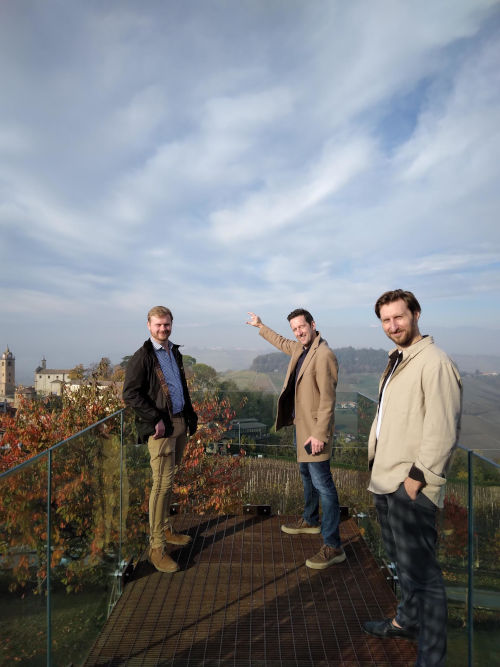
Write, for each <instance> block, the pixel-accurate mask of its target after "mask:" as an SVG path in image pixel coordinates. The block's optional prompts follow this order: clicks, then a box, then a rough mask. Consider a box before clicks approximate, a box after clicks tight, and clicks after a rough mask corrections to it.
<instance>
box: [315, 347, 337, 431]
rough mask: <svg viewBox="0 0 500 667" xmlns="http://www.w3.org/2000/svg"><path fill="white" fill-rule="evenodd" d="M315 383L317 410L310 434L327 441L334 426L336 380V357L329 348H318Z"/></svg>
mask: <svg viewBox="0 0 500 667" xmlns="http://www.w3.org/2000/svg"><path fill="white" fill-rule="evenodd" d="M318 354H319V356H318V360H317V365H316V383H317V389H318V392H319V402H318V410H317V413H316V421H315V426H314V428H313V432H312V433H311V435H312V436H313V437H315V438H317V439H318V440H321V441H322V442H325V443H326V442H328V441H329V439H330V438H331V436H332V434H333V430H334V426H335V401H336V392H337V380H338V368H339V367H338V362H337V357H336V356H335V354H334V353H333V352H332V350H331V349H330V348H326V349H325V351H324V352H323V351H322V350H321V346H320V349H319V350H318Z"/></svg>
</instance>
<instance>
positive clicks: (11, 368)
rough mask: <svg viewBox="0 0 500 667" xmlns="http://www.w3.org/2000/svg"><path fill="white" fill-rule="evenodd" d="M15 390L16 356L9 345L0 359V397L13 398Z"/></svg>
mask: <svg viewBox="0 0 500 667" xmlns="http://www.w3.org/2000/svg"><path fill="white" fill-rule="evenodd" d="M15 390H16V358H15V356H14V355H13V354H12V352H11V351H10V350H9V346H8V345H7V348H6V350H5V352H4V353H3V354H2V357H1V359H0V399H5V398H13V397H14V393H15Z"/></svg>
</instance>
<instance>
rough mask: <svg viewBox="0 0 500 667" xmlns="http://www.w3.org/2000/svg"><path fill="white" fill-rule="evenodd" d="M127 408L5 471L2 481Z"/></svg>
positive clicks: (0, 477) (1, 477)
mask: <svg viewBox="0 0 500 667" xmlns="http://www.w3.org/2000/svg"><path fill="white" fill-rule="evenodd" d="M125 410H126V408H120V409H119V410H117V411H116V412H113V414H111V415H108V416H107V417H103V418H102V419H100V420H99V421H97V422H94V423H93V424H91V425H90V426H87V427H86V428H84V429H82V430H81V431H78V433H74V434H73V435H70V436H68V437H67V438H65V439H64V440H60V441H59V442H56V444H55V445H51V446H50V447H47V449H44V450H43V452H38V454H35V455H34V456H30V458H29V459H26V461H22V462H21V463H18V464H16V465H15V466H14V467H13V468H9V469H8V470H4V471H3V472H1V473H0V479H3V478H4V477H8V475H13V474H14V473H15V472H17V471H18V470H21V468H24V467H25V466H27V465H30V464H31V463H34V462H35V461H37V460H38V459H40V458H42V457H43V456H47V455H48V453H49V452H51V453H52V452H53V451H55V450H56V449H58V448H59V447H60V446H61V445H64V444H65V443H66V442H69V441H70V440H74V438H78V437H79V436H81V435H83V433H86V432H87V431H90V429H92V428H95V427H96V426H99V424H103V423H104V422H105V421H108V419H111V418H112V417H116V416H117V415H119V414H121V413H122V412H124V411H125Z"/></svg>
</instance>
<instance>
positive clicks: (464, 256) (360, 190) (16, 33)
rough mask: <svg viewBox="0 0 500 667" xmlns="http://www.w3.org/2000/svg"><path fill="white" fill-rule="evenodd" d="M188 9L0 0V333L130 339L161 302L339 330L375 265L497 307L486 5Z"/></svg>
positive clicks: (493, 86) (450, 297) (183, 315)
mask: <svg viewBox="0 0 500 667" xmlns="http://www.w3.org/2000/svg"><path fill="white" fill-rule="evenodd" d="M194 7H195V10H193V5H192V4H191V5H189V6H188V5H186V3H164V2H155V1H154V2H151V3H146V4H144V3H143V4H142V5H139V4H137V3H135V2H132V1H130V0H129V1H124V2H110V3H107V4H106V5H103V4H102V3H101V4H95V5H89V4H88V3H87V4H86V3H83V4H82V3H79V4H75V3H66V4H64V6H63V5H61V4H60V3H58V2H53V0H47V2H44V3H43V7H42V5H39V4H37V3H29V2H28V3H7V4H6V9H4V10H3V12H4V14H3V17H2V18H3V20H2V23H1V24H0V56H1V57H0V76H1V77H2V86H3V88H2V93H3V94H2V108H1V109H0V128H2V129H1V130H0V228H1V230H2V234H3V245H2V247H1V248H0V251H1V253H2V257H1V262H0V272H1V276H2V284H3V285H4V288H3V289H4V292H3V293H2V297H3V301H4V303H5V302H8V303H9V313H10V318H9V320H8V322H7V321H3V322H0V345H1V344H2V340H5V338H6V337H8V339H9V344H10V345H11V346H12V347H13V348H14V342H18V344H19V345H20V346H25V345H26V344H28V343H29V344H32V341H27V342H26V341H24V339H23V331H22V329H21V328H20V327H18V326H17V324H16V321H18V320H20V319H21V318H22V317H23V315H28V316H30V317H31V316H33V315H34V316H35V317H36V318H37V322H39V330H40V332H48V333H44V334H43V335H42V333H40V341H38V340H37V341H36V345H38V344H40V345H43V344H46V341H47V340H48V338H49V337H51V336H52V337H53V338H54V339H55V341H56V342H55V345H57V340H59V345H60V346H61V338H62V333H61V331H60V328H59V327H58V326H57V321H58V318H60V317H61V318H62V316H63V314H64V321H65V322H68V321H70V320H71V322H72V323H73V329H72V335H74V336H75V337H76V339H75V346H76V347H80V348H83V347H85V346H86V345H87V344H88V343H87V341H86V340H85V337H84V335H83V333H78V326H77V323H78V319H79V317H83V316H84V317H85V327H86V328H87V329H89V328H90V329H91V330H92V331H93V332H94V333H95V337H96V339H99V336H103V338H105V339H106V340H109V339H111V338H112V337H113V336H114V338H115V339H116V336H117V335H118V336H120V337H121V336H123V337H124V339H128V337H129V336H130V340H132V338H133V342H132V343H131V345H135V344H136V342H137V341H136V336H138V335H139V334H138V333H137V332H138V331H139V330H140V335H142V329H143V328H144V326H143V325H144V322H143V319H144V316H145V313H146V312H147V310H148V308H149V307H150V306H151V305H152V304H154V303H162V302H167V303H168V305H170V306H172V307H173V308H174V310H175V312H176V323H178V324H179V323H180V322H185V325H186V327H188V326H190V325H192V327H193V328H192V331H193V332H196V334H194V333H193V336H194V335H198V336H207V337H210V336H212V335H213V336H214V337H216V339H217V341H218V343H220V342H221V338H224V336H225V335H226V333H227V332H229V330H230V328H231V322H236V321H238V322H239V320H240V318H243V317H245V315H246V311H247V309H249V308H255V309H259V308H260V309H261V310H262V313H263V314H266V316H267V318H268V319H269V321H277V322H281V320H280V319H278V315H277V314H278V313H280V315H279V317H281V314H282V313H283V312H285V311H286V312H288V307H289V306H290V308H291V307H293V306H294V305H295V304H297V303H301V304H302V305H305V306H309V307H310V308H311V310H312V312H314V313H315V316H316V317H317V319H318V320H319V321H320V322H321V321H323V322H325V323H326V322H327V323H330V322H335V321H336V320H337V319H338V318H342V320H343V323H344V324H345V326H346V327H347V329H348V328H349V326H350V323H351V326H352V328H353V330H354V329H356V330H357V331H358V332H361V328H359V323H360V322H363V323H365V322H366V323H368V322H369V323H371V317H372V304H373V301H374V299H375V298H376V296H378V294H379V293H381V292H382V291H384V290H385V289H388V288H391V287H395V286H401V287H409V288H410V289H414V291H416V292H417V294H418V296H419V298H420V299H421V300H422V301H423V302H428V303H429V302H430V303H433V302H435V301H436V300H437V299H439V300H440V308H439V309H436V313H437V317H439V316H441V315H440V313H441V312H442V313H445V312H446V309H447V308H448V309H449V313H448V315H447V316H449V317H450V318H451V319H452V320H453V321H454V322H455V321H456V322H460V317H462V318H463V317H465V315H464V314H463V313H462V312H461V311H460V308H459V306H458V305H457V304H459V303H465V302H466V303H467V304H470V303H472V302H474V303H476V302H477V304H478V305H477V311H478V312H479V311H480V310H481V309H483V311H482V312H483V315H482V321H483V322H484V323H485V326H486V324H488V323H491V322H497V317H498V316H497V315H495V313H497V312H500V307H499V306H500V303H499V301H498V282H499V280H498V276H499V271H498V256H499V254H500V249H499V240H500V239H499V231H498V230H499V226H498V224H497V218H498V208H499V204H500V201H499V200H500V195H499V194H498V185H497V184H498V176H499V166H498V165H499V160H498V155H499V153H500V132H499V130H498V120H497V119H498V117H499V113H500V93H499V91H500V85H499V84H500V81H499V70H498V46H497V44H498V27H497V26H498V16H499V11H500V10H499V4H498V2H493V1H492V0H477V1H476V2H474V3H461V2H456V0H445V1H444V2H440V3H436V2H431V0H428V1H427V0H426V1H425V2H421V3H401V2H397V1H396V0H384V1H383V2H364V3H345V2H330V1H321V0H320V1H319V2H315V3H304V2H301V1H299V0H296V1H293V0H291V2H289V3H286V7H285V5H283V3H269V2H264V0H262V1H260V0H257V1H255V0H248V1H244V2H241V3H237V4H234V6H232V5H231V7H230V8H229V6H228V4H227V3H225V2H219V1H218V0H215V2H213V3H211V4H210V8H209V7H208V6H207V5H206V3H203V2H201V1H200V2H198V3H196V2H195V3H194ZM33 25H37V30H36V31H35V32H33V30H32V26H33ZM61 26H64V30H63V29H62V28H61ZM483 299H484V300H485V301H487V300H489V301H491V303H489V304H488V307H487V308H486V307H485V306H484V304H483ZM448 304H449V305H448ZM453 308H455V311H453V313H452V312H451V311H452V309H453ZM286 312H285V315H286ZM177 313H178V314H177ZM452 316H453V317H452ZM442 317H443V318H444V317H445V315H444V314H443V315H442ZM273 318H276V320H274V319H273ZM124 320H127V321H129V322H130V323H131V324H130V325H129V326H128V327H123V328H121V329H120V331H119V333H117V331H116V328H115V326H114V325H113V322H117V321H120V322H123V321H124ZM54 321H55V323H54ZM135 321H137V322H138V323H140V324H137V325H136V324H135ZM196 323H198V324H200V327H194V324H196ZM363 326H365V324H363ZM368 326H369V325H368V324H366V328H368ZM204 327H205V328H204ZM109 331H111V332H113V335H111V334H110V333H109ZM130 331H133V336H132V334H131V333H129V332H130ZM227 335H229V333H227ZM236 335H238V334H236ZM360 335H361V334H360ZM43 336H45V342H44V340H42V338H43ZM191 342H192V343H197V344H202V341H200V340H195V339H194V338H193V339H192V341H191ZM124 344H125V347H126V348H127V347H130V345H129V344H128V343H127V341H125V342H124ZM106 352H107V351H105V352H104V353H106ZM78 361H79V359H78V358H76V359H75V362H78Z"/></svg>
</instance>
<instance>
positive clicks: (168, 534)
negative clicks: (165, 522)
mask: <svg viewBox="0 0 500 667" xmlns="http://www.w3.org/2000/svg"><path fill="white" fill-rule="evenodd" d="M163 534H164V535H165V539H166V540H167V542H168V543H169V544H176V545H177V546H178V547H185V546H186V544H189V543H190V542H191V535H183V534H182V533H174V531H173V530H170V528H165V530H164V531H163Z"/></svg>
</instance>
